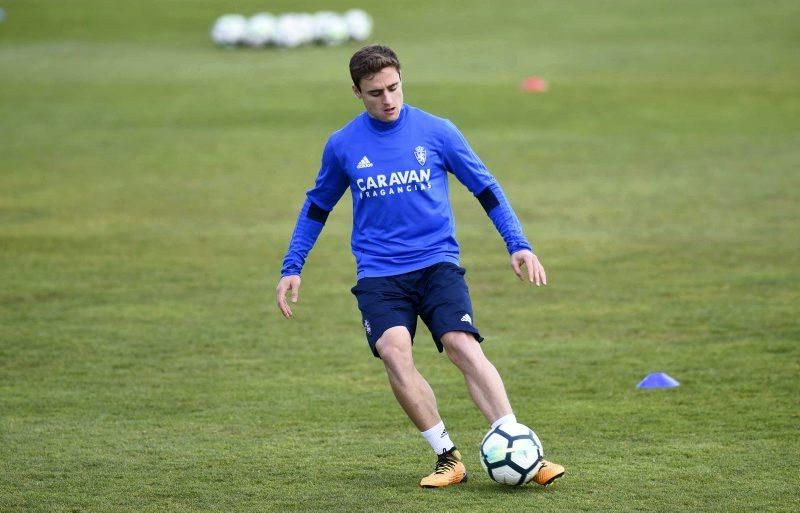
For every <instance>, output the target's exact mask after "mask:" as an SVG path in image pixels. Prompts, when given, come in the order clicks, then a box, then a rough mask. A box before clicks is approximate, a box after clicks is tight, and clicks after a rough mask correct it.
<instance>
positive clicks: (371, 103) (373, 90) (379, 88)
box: [353, 66, 403, 123]
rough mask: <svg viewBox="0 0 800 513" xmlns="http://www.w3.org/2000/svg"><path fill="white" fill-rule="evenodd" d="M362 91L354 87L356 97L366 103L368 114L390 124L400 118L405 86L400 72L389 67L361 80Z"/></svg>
mask: <svg viewBox="0 0 800 513" xmlns="http://www.w3.org/2000/svg"><path fill="white" fill-rule="evenodd" d="M360 85H361V90H360V91H359V90H358V88H357V87H356V86H353V92H354V93H355V95H356V96H357V97H358V98H359V99H360V100H361V101H362V102H364V107H365V108H366V109H367V114H369V115H370V116H371V117H373V118H375V119H377V120H378V121H383V122H385V123H388V122H390V121H395V120H396V119H397V118H399V117H400V108H401V107H402V106H403V87H402V86H403V84H402V82H401V79H400V72H398V71H397V70H396V69H395V68H394V67H392V66H388V67H386V68H383V69H382V70H380V71H379V72H377V73H375V74H374V75H372V76H369V77H365V78H362V79H361V83H360Z"/></svg>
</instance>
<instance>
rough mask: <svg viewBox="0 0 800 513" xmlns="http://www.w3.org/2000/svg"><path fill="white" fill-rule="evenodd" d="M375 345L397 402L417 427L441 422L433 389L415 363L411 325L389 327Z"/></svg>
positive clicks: (426, 426)
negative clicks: (408, 327)
mask: <svg viewBox="0 0 800 513" xmlns="http://www.w3.org/2000/svg"><path fill="white" fill-rule="evenodd" d="M375 348H376V349H377V351H378V354H379V355H381V360H383V365H384V366H385V367H386V374H387V376H388V377H389V384H390V385H391V386H392V392H394V396H395V397H396V398H397V402H399V403H400V406H401V407H402V408H403V410H404V411H405V412H406V415H408V418H410V419H411V422H413V423H414V425H415V426H417V429H419V430H420V431H426V430H428V429H430V428H432V427H433V426H435V425H436V424H438V423H439V422H441V420H442V419H441V417H439V411H438V410H437V407H436V397H435V396H434V395H433V390H432V389H431V386H430V385H429V384H428V382H427V381H426V380H425V378H423V377H422V374H420V373H419V371H418V370H417V368H416V367H415V366H414V359H413V357H412V355H411V334H410V333H409V332H408V329H407V328H406V327H405V326H395V327H394V328H389V329H388V330H386V331H385V332H384V334H383V335H382V336H381V338H380V339H378V342H377V343H376V344H375Z"/></svg>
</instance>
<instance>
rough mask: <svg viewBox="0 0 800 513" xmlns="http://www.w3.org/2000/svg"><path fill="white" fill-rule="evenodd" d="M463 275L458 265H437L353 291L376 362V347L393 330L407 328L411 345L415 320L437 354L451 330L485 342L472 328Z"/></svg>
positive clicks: (369, 282) (365, 282)
mask: <svg viewBox="0 0 800 513" xmlns="http://www.w3.org/2000/svg"><path fill="white" fill-rule="evenodd" d="M465 273H466V271H465V270H464V269H462V268H461V267H459V266H457V265H456V264H453V263H450V262H441V263H438V264H434V265H432V266H430V267H425V268H424V269H420V270H418V271H412V272H410V273H403V274H397V275H394V276H381V277H378V278H362V279H360V280H358V283H356V286H355V287H353V288H352V289H351V292H352V293H353V295H355V296H356V299H357V300H358V309H359V310H361V319H362V324H363V326H364V332H365V333H366V335H367V342H369V347H370V349H372V354H373V355H375V356H376V357H378V358H380V356H379V355H378V352H377V351H376V350H375V344H376V343H377V342H378V339H379V338H381V335H383V333H384V332H385V331H386V330H388V329H389V328H393V327H395V326H405V327H406V328H408V332H409V333H411V340H412V342H413V340H414V334H415V333H416V331H417V316H419V317H421V318H422V322H424V323H425V325H426V326H427V327H428V329H429V330H430V331H431V335H432V336H433V341H434V342H435V343H436V348H437V349H438V350H439V352H440V353H441V352H442V350H443V347H442V335H444V334H445V333H447V332H450V331H465V332H467V333H472V335H473V336H474V337H475V339H476V340H477V341H478V342H483V337H481V335H480V333H479V332H478V328H476V327H475V325H474V324H473V323H472V301H471V300H470V298H469V289H467V282H466V281H464V274H465Z"/></svg>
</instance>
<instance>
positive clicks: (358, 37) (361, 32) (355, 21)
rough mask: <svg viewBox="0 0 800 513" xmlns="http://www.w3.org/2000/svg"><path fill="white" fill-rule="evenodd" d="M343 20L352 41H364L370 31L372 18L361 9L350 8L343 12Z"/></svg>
mask: <svg viewBox="0 0 800 513" xmlns="http://www.w3.org/2000/svg"><path fill="white" fill-rule="evenodd" d="M344 21H345V22H346V23H347V29H348V31H349V32H350V39H352V40H353V41H364V40H365V39H367V38H368V37H369V35H370V34H371V33H372V18H371V17H370V15H369V14H367V13H366V12H364V11H362V10H361V9H350V10H349V11H347V12H346V13H344Z"/></svg>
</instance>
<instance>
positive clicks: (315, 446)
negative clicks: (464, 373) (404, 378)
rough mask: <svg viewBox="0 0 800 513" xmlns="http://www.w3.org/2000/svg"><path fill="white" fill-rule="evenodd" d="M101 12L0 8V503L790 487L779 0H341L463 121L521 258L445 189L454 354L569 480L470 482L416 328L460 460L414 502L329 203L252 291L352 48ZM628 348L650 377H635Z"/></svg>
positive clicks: (556, 502)
mask: <svg viewBox="0 0 800 513" xmlns="http://www.w3.org/2000/svg"><path fill="white" fill-rule="evenodd" d="M117 4H118V2H100V1H90V0H80V1H78V0H75V1H71V2H57V1H55V0H50V1H44V0H39V1H34V0H27V1H24V2H23V1H20V0H17V1H9V2H4V3H3V7H4V8H5V10H6V12H7V19H6V21H5V22H3V23H2V24H0V263H1V264H2V265H0V511H2V512H4V513H5V512H18V511H33V512H73V511H97V512H109V511H129V512H156V511H159V512H160V511H175V512H182V511H231V512H233V511H326V512H329V511H397V512H400V511H414V512H418V511H458V512H472V511H532V510H537V511H678V510H680V511H737V510H745V509H747V510H759V511H793V510H794V509H796V503H797V500H798V490H799V489H800V478H798V475H800V443H798V437H797V433H798V428H800V413H799V412H800V399H798V398H800V381H799V380H798V371H800V348H798V342H799V341H800V321H799V320H798V306H799V305H800V239H798V237H797V234H798V233H800V206H798V202H797V191H798V190H800V173H798V165H799V164H800V60H798V59H797V55H798V52H799V51H800V32H798V30H797V26H798V23H799V22H800V8H798V6H797V3H796V2H791V1H765V2H757V3H756V2H745V1H726V2H723V1H710V2H693V1H689V0H682V1H671V2H667V1H660V0H659V1H648V2H634V1H630V0H629V1H622V0H620V1H607V2H590V1H580V2H569V3H564V2H555V1H541V2H524V1H515V2H504V3H502V4H496V3H486V2H477V1H475V2H472V1H470V2H466V1H465V2H445V1H435V2H422V1H416V2H402V3H395V4H392V3H387V4H385V5H383V4H380V5H379V4H375V6H370V7H369V9H370V10H371V12H372V13H373V15H374V17H375V20H376V27H377V28H376V33H375V37H376V38H377V39H379V40H381V41H385V42H387V43H389V44H390V45H392V46H393V47H395V48H396V49H397V50H398V52H399V54H400V57H401V59H402V61H403V65H404V67H405V94H406V101H407V102H409V103H411V104H413V105H416V106H419V107H422V108H425V109H427V110H430V111H432V112H434V113H437V114H439V115H442V116H445V117H448V118H450V119H452V120H453V121H454V122H456V123H457V124H458V125H459V126H460V128H461V129H462V131H464V133H465V134H466V135H467V137H468V138H469V140H470V141H471V143H472V145H473V146H474V147H475V149H476V150H477V151H478V153H479V154H480V155H481V156H482V157H483V159H484V161H485V162H486V163H487V164H488V165H489V167H490V168H491V169H492V170H493V172H494V173H495V174H496V175H497V176H498V177H499V179H500V181H501V183H502V184H503V185H504V187H505V189H506V192H507V194H508V196H509V197H510V198H511V200H512V202H513V204H514V206H515V209H516V211H517V212H518V214H519V216H520V217H521V219H522V220H523V223H524V225H525V227H526V231H527V233H528V235H529V237H530V238H531V239H532V241H533V243H534V245H535V246H536V248H537V253H538V254H539V255H540V257H541V258H542V260H543V262H544V264H545V265H546V267H547V270H548V278H549V282H550V284H549V286H548V287H547V288H543V289H535V290H532V289H531V288H529V287H525V286H523V285H521V284H519V283H517V282H516V279H515V278H514V277H513V275H512V274H511V272H510V270H509V268H508V263H507V257H506V256H505V254H504V251H503V244H502V241H501V240H500V238H499V236H498V235H497V234H496V233H495V232H494V229H493V228H492V226H491V223H490V222H489V221H488V219H486V216H485V215H484V213H483V211H482V209H481V208H480V206H479V205H478V204H477V202H476V201H475V200H474V198H472V197H471V196H470V195H469V194H468V193H467V192H466V191H465V190H462V189H461V188H454V192H453V198H452V199H453V203H454V208H455V211H456V215H457V219H458V235H459V239H460V241H461V243H462V250H463V265H464V266H465V267H467V268H468V270H469V272H468V275H467V277H468V280H469V284H470V287H471V289H472V292H473V300H474V303H475V312H476V315H475V317H476V323H477V324H478V325H479V326H480V327H481V329H482V331H483V333H484V335H485V336H486V337H487V343H486V344H485V346H484V348H485V350H486V352H487V354H488V355H489V356H490V358H491V359H492V360H493V361H494V362H495V364H496V365H497V367H498V368H499V370H500V371H501V373H502V375H503V376H504V379H505V381H506V385H507V388H508V390H509V392H510V395H511V399H512V403H513V405H514V407H515V410H516V412H517V415H518V416H519V417H520V420H521V421H523V422H525V423H527V424H530V425H531V426H533V427H534V429H536V431H537V432H538V434H539V435H540V436H541V438H542V440H543V441H544V443H545V449H546V451H547V454H548V455H549V456H550V457H552V458H553V459H554V460H556V461H559V462H562V463H564V464H565V465H566V466H567V468H568V472H569V473H568V475H567V477H566V478H565V479H563V480H562V481H561V482H560V483H559V484H558V485H557V486H556V487H554V488H552V489H542V488H534V487H527V488H523V489H510V488H504V487H501V486H498V485H495V484H494V483H492V482H491V481H490V480H489V478H488V477H487V476H485V475H483V473H482V472H481V471H480V466H479V463H478V459H477V444H478V441H479V440H480V438H481V436H482V435H483V433H484V432H485V430H486V428H487V426H486V425H485V424H484V421H483V419H482V418H481V416H480V414H479V413H478V412H477V410H476V409H475V408H474V406H473V405H472V403H471V402H470V400H469V398H468V396H467V393H466V389H465V387H464V385H463V382H462V378H461V376H460V374H459V373H458V371H457V370H456V369H455V368H454V367H453V366H452V365H451V364H449V363H448V362H447V360H446V358H445V357H442V356H440V355H438V354H437V353H436V352H435V350H434V349H433V346H432V344H431V343H430V340H429V336H428V334H427V331H425V330H421V332H420V334H419V337H418V339H417V345H416V350H415V351H416V355H417V360H418V366H419V367H420V369H421V371H422V372H423V374H425V375H426V376H427V377H428V378H429V380H430V382H431V384H432V386H433V387H434V390H435V391H436V392H437V394H438V398H439V402H440V407H441V411H442V414H443V416H444V419H445V421H446V422H447V424H448V428H449V430H450V432H451V434H452V435H453V437H454V440H455V441H456V443H457V444H459V446H460V447H461V448H462V449H464V451H463V452H464V453H465V457H466V463H467V466H468V468H469V469H470V470H471V471H472V475H473V478H472V480H471V481H470V482H469V483H468V484H466V485H464V486H460V487H451V488H449V489H445V490H435V491H429V490H420V489H419V488H417V487H416V483H417V481H418V479H419V478H420V477H421V476H422V475H423V474H425V473H426V472H427V471H428V469H429V467H430V466H431V465H432V463H433V460H432V455H431V453H430V450H429V449H428V448H427V445H426V444H425V442H424V440H423V439H422V437H420V436H419V434H418V433H417V432H416V431H415V429H414V428H413V426H412V425H411V423H410V422H409V421H408V420H407V419H406V418H405V417H404V415H403V414H402V412H401V410H400V408H399V407H398V406H397V405H396V403H395V402H394V399H393V397H392V395H391V392H390V390H389V387H388V385H387V383H386V379H385V377H384V373H383V369H382V366H381V365H380V362H379V361H377V360H375V359H374V358H372V356H371V355H370V354H369V351H368V349H367V346H366V343H365V341H364V340H363V336H362V333H361V331H360V328H359V320H360V318H359V314H358V312H357V308H356V305H355V301H354V299H353V298H352V297H351V295H350V294H349V292H348V288H349V287H350V286H352V284H353V281H354V269H353V262H352V257H351V255H350V253H349V244H348V238H349V230H350V224H349V222H350V212H349V210H350V206H349V200H347V199H346V198H345V199H344V200H343V201H342V202H341V204H340V205H339V206H338V207H337V209H336V211H335V212H334V213H333V214H332V215H331V218H330V219H329V221H328V225H327V226H326V228H325V231H324V232H323V235H322V237H321V239H320V241H319V243H318V245H317V247H316V248H315V249H314V251H313V252H312V254H311V257H310V259H309V263H308V266H307V268H306V270H305V271H304V275H303V287H302V293H301V302H300V303H299V304H298V305H297V306H296V307H295V308H294V310H295V313H296V318H295V319H294V320H292V321H284V320H283V319H282V318H281V317H280V314H279V313H278V310H277V308H276V307H275V306H274V297H273V294H274V292H273V290H274V284H275V282H276V280H277V278H278V270H279V266H280V260H281V258H282V255H283V252H284V251H285V249H286V245H287V243H288V238H289V235H290V233H291V230H292V227H293V223H294V220H295V218H296V215H297V210H298V208H299V206H300V203H301V202H302V199H303V194H304V191H305V190H306V189H307V188H308V187H309V186H310V184H311V183H312V181H313V178H314V175H315V171H316V166H317V165H318V161H319V154H320V151H321V148H322V145H323V143H324V141H325V138H326V136H327V135H328V134H329V133H330V132H331V131H333V130H334V129H336V128H338V127H339V126H341V125H342V124H343V123H345V122H346V121H347V120H348V119H349V118H350V117H351V116H353V115H354V114H356V113H357V112H359V110H360V104H359V103H358V102H357V101H356V100H355V99H354V98H352V96H351V95H350V93H349V90H348V88H349V84H348V75H347V69H346V63H347V60H348V58H349V56H350V54H351V53H352V52H353V51H354V50H355V48H356V47H355V46H346V47H340V48H306V49H299V50H297V51H291V52H281V51H274V50H267V51H248V50H241V51H222V50H218V49H216V48H213V47H212V46H211V45H210V44H209V42H208V37H207V31H208V28H209V26H210V24H211V21H212V20H213V19H214V18H215V17H216V16H218V15H219V14H222V13H224V12H235V11H240V12H244V13H246V14H251V13H254V12H256V11H258V10H261V9H264V8H268V9H270V10H271V11H273V12H286V11H290V10H294V11H299V10H309V11H311V10H317V9H320V8H322V7H323V6H321V4H317V3H314V2H307V1H306V2H299V3H298V2H288V1H278V2H271V3H270V4H269V5H265V4H264V3H263V2H255V1H249V0H247V1H238V2H233V1H211V0H203V1H199V0H198V1H191V2H189V1H177V0H170V1H159V2H155V1H153V0H147V1H141V2H125V3H122V4H123V5H117ZM353 5H354V4H351V3H348V2H331V3H327V4H325V6H324V7H325V8H333V9H338V10H344V9H345V8H349V7H352V6H353ZM528 75H541V76H543V77H545V78H547V79H548V80H549V82H550V91H549V92H547V93H546V94H541V95H526V94H523V93H521V92H519V90H518V84H519V82H520V81H521V80H522V78H524V77H525V76H528ZM657 370H663V371H667V372H668V373H670V374H671V375H672V376H674V377H676V378H677V379H678V380H680V381H681V387H679V388H678V389H673V390H667V391H647V392H645V391H637V390H636V389H635V385H636V383H637V382H638V381H639V380H640V379H641V378H642V377H643V376H644V375H645V374H647V373H648V372H651V371H657Z"/></svg>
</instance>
